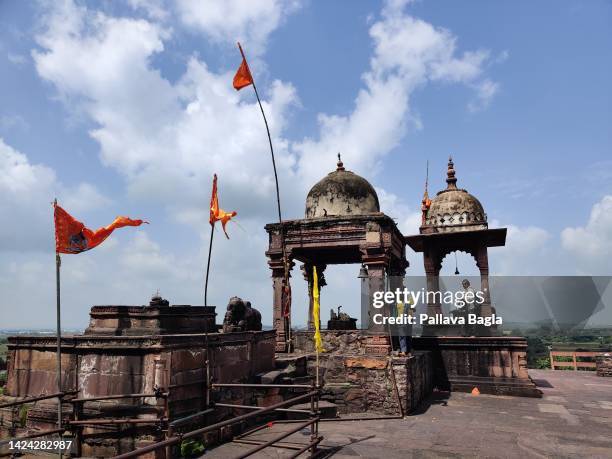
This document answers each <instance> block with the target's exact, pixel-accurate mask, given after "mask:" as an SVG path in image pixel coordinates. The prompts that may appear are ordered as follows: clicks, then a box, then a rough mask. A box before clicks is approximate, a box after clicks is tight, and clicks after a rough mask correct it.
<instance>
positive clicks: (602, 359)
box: [595, 354, 612, 377]
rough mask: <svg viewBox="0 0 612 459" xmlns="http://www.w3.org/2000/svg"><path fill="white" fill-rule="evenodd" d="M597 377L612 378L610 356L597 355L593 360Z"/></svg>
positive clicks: (611, 360)
mask: <svg viewBox="0 0 612 459" xmlns="http://www.w3.org/2000/svg"><path fill="white" fill-rule="evenodd" d="M595 362H596V365H597V376H606V377H612V354H603V355H598V356H597V357H596V359H595Z"/></svg>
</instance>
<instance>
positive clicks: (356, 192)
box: [306, 153, 380, 218]
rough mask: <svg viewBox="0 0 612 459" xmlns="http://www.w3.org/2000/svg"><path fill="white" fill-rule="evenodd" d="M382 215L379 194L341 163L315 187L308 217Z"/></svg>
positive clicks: (339, 160) (368, 183)
mask: <svg viewBox="0 0 612 459" xmlns="http://www.w3.org/2000/svg"><path fill="white" fill-rule="evenodd" d="M378 212H380V204H379V203H378V195H377V194H376V191H375V190H374V187H373V186H372V185H371V184H370V182H368V181H367V180H366V179H364V178H363V177H360V176H359V175H357V174H355V173H353V172H351V171H347V170H346V169H345V168H344V164H343V163H342V160H341V159H340V154H339V153H338V164H337V168H336V170H335V171H333V172H330V173H329V174H327V176H326V177H324V178H323V179H322V180H320V181H319V182H317V183H316V184H315V186H313V187H312V188H311V190H310V191H309V192H308V196H307V197H306V218H318V217H334V216H345V215H364V214H372V213H378Z"/></svg>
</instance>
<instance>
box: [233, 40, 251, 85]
mask: <svg viewBox="0 0 612 459" xmlns="http://www.w3.org/2000/svg"><path fill="white" fill-rule="evenodd" d="M238 48H240V54H241V55H242V63H241V64H240V67H238V71H237V72H236V75H234V89H236V91H240V90H241V89H242V88H245V87H247V86H249V85H251V84H253V76H252V75H251V69H249V64H247V61H246V57H244V53H243V52H242V46H240V43H238Z"/></svg>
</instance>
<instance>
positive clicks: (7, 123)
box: [0, 115, 30, 131]
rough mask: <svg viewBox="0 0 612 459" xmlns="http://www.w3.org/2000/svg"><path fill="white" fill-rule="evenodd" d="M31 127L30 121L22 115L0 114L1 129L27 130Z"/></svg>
mask: <svg viewBox="0 0 612 459" xmlns="http://www.w3.org/2000/svg"><path fill="white" fill-rule="evenodd" d="M29 128H30V125H29V124H28V122H27V121H26V120H25V119H24V118H23V116H21V115H2V116H0V129H2V130H3V131H8V130H10V129H18V130H20V131H27V130H28V129H29Z"/></svg>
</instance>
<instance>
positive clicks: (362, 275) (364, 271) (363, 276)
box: [357, 265, 369, 279]
mask: <svg viewBox="0 0 612 459" xmlns="http://www.w3.org/2000/svg"><path fill="white" fill-rule="evenodd" d="M368 277H369V276H368V268H366V266H365V265H361V269H360V270H359V276H357V279H367V278H368Z"/></svg>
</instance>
